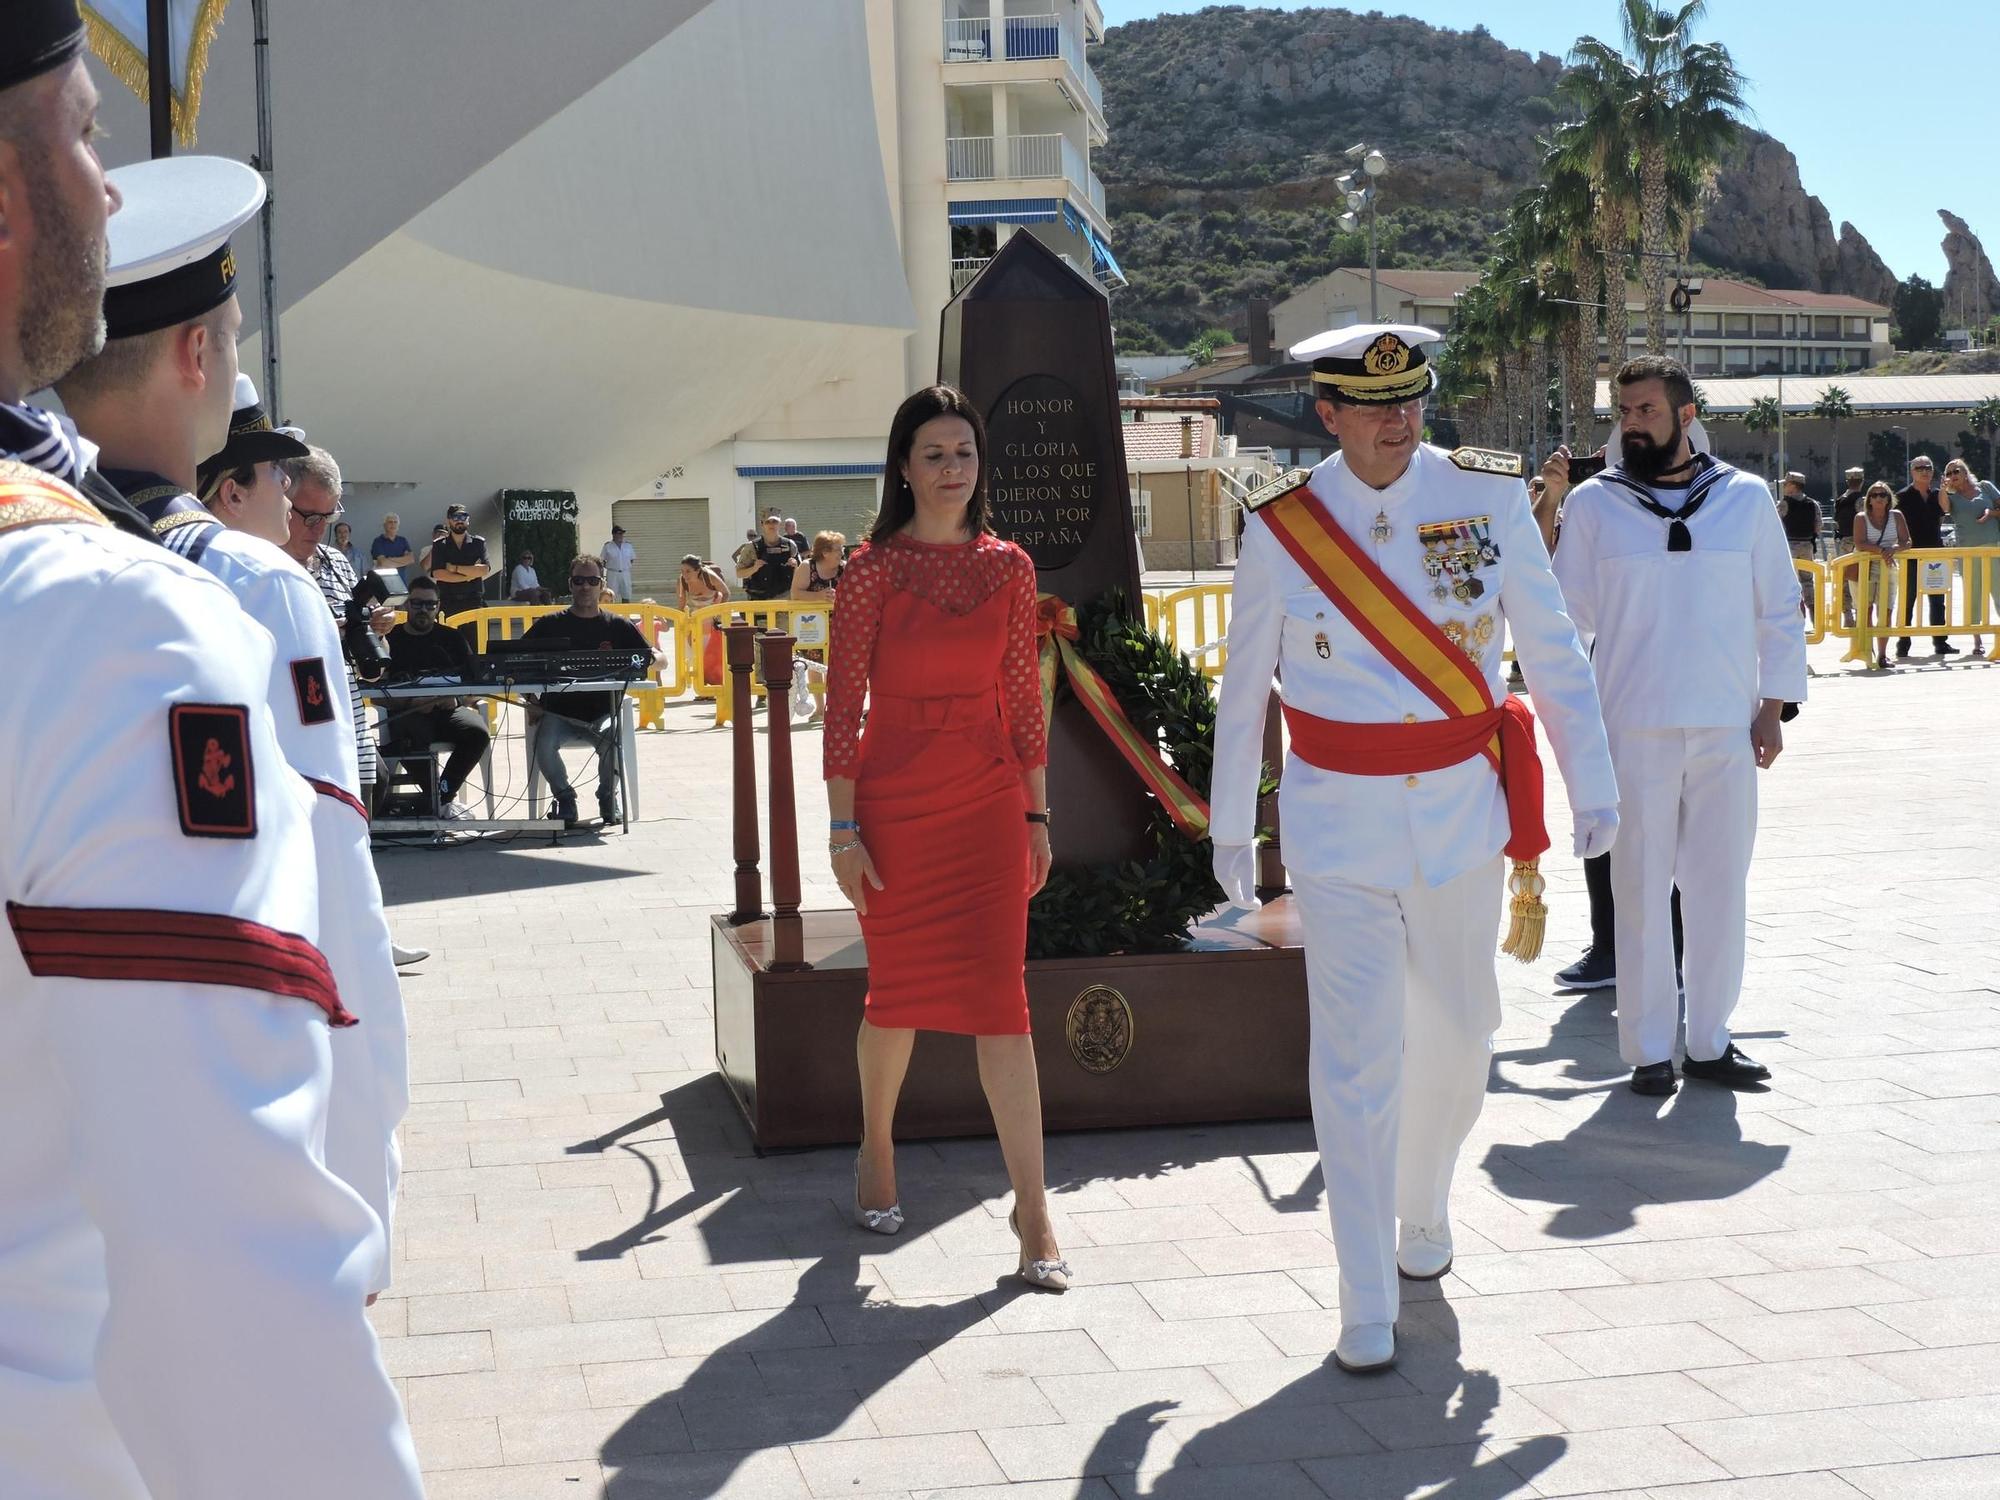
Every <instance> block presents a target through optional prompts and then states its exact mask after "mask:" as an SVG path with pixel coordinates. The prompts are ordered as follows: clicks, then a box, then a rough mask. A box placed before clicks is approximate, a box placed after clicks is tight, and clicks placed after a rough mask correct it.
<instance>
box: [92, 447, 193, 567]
mask: <svg viewBox="0 0 2000 1500" xmlns="http://www.w3.org/2000/svg"><path fill="white" fill-rule="evenodd" d="M104 477H105V479H107V480H108V481H110V483H111V484H113V485H114V486H116V487H117V489H118V491H119V492H120V493H121V494H123V495H124V497H125V498H126V500H128V501H129V502H130V503H131V505H132V508H133V509H134V510H136V511H138V512H139V514H140V515H141V516H143V517H144V518H145V520H146V523H147V524H148V525H149V526H150V527H151V528H152V534H153V540H154V541H156V542H158V543H160V545H161V546H163V547H165V548H166V549H167V550H168V551H169V552H177V553H179V554H180V555H181V556H182V557H185V558H186V559H187V560H188V561H189V562H192V563H198V562H200V561H201V556H202V553H204V552H206V551H207V550H208V544H209V542H210V541H212V540H213V539H214V538H215V536H216V534H217V533H218V532H220V531H221V530H222V529H223V526H222V523H221V522H220V521H218V520H216V518H215V514H214V512H212V511H211V510H209V508H208V507H207V506H205V505H203V504H202V503H201V502H200V501H199V500H197V499H195V497H194V496H192V495H190V494H189V493H188V492H187V491H186V490H184V489H182V488H181V487H180V486H179V485H177V484H175V483H174V482H173V481H172V480H171V479H167V478H165V477H164V476H162V475H159V474H155V473H153V472H152V470H150V469H106V470H105V471H104Z"/></svg>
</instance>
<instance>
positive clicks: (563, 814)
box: [549, 792, 583, 828]
mask: <svg viewBox="0 0 2000 1500" xmlns="http://www.w3.org/2000/svg"><path fill="white" fill-rule="evenodd" d="M549 816H550V817H552V818H560V819H561V820H562V826H563V827H565V828H574V827H576V825H577V824H579V823H581V822H582V821H583V819H581V818H579V817H578V816H577V815H576V793H575V792H557V793H556V800H555V803H554V805H553V806H551V807H550V808H549Z"/></svg>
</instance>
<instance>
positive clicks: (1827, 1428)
mask: <svg viewBox="0 0 2000 1500" xmlns="http://www.w3.org/2000/svg"><path fill="white" fill-rule="evenodd" d="M1872 1410H1875V1408H1871V1407H1864V1408H1861V1409H1860V1411H1859V1412H1857V1413H1848V1412H1844V1411H1794V1412H1781V1413H1777V1414H1775V1415H1772V1416H1762V1417H1724V1418H1720V1419H1718V1420H1716V1421H1711V1422H1676V1423H1675V1424H1674V1425H1673V1430H1674V1432H1675V1433H1676V1434H1677V1435H1679V1436H1680V1437H1681V1438H1683V1439H1685V1440H1686V1441H1687V1442H1689V1443H1691V1444H1692V1445H1693V1446H1695V1447H1696V1448H1699V1449H1700V1450H1701V1451H1702V1452H1703V1453H1705V1454H1707V1455H1708V1456H1709V1457H1710V1458H1712V1459H1714V1460H1715V1462H1717V1463H1718V1464H1720V1465H1722V1467H1723V1468H1725V1469H1726V1470H1728V1471H1729V1472H1730V1473H1731V1474H1737V1475H1746V1474H1782V1473H1788V1472H1792V1471H1796V1470H1802V1469H1827V1468H1835V1469H1837V1468H1844V1467H1847V1466H1849V1465H1853V1464H1877V1463H1895V1462H1897V1461H1898V1460H1901V1459H1906V1458H1915V1457H1918V1456H1919V1455H1918V1454H1917V1453H1916V1452H1915V1451H1914V1450H1913V1449H1912V1448H1910V1447H1909V1446H1908V1445H1906V1444H1905V1443H1903V1442H1901V1441H1899V1440H1898V1439H1896V1438H1894V1437H1891V1436H1890V1435H1889V1434H1888V1433H1886V1432H1884V1431H1882V1430H1881V1429H1879V1428H1876V1427H1874V1426H1872V1425H1871V1424H1870V1423H1869V1422H1868V1421H1867V1419H1866V1415H1865V1414H1866V1413H1867V1412H1869V1411H1872ZM1857 1417H1859V1418H1860V1420H1857Z"/></svg>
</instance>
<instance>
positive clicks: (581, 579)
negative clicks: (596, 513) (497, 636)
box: [521, 555, 664, 827]
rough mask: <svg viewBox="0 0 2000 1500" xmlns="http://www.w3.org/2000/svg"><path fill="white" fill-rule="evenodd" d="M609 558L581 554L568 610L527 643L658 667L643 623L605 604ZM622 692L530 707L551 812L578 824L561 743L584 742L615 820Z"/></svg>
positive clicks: (604, 805) (530, 633)
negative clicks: (636, 656)
mask: <svg viewBox="0 0 2000 1500" xmlns="http://www.w3.org/2000/svg"><path fill="white" fill-rule="evenodd" d="M603 596H604V564H603V563H601V562H599V561H598V559H597V558H595V557H591V556H588V555H586V556H583V557H579V558H577V559H576V561H574V562H572V563H571V564H570V565H569V608H568V609H566V610H564V611H563V612H562V613H561V614H556V615H543V616H542V617H541V618H540V619H539V620H537V621H535V623H534V624H532V625H530V626H529V627H528V630H527V633H526V634H524V635H523V636H522V637H521V642H522V644H523V645H524V646H525V645H528V644H533V645H536V646H539V647H541V648H542V649H544V650H547V651H618V652H634V651H636V652H641V653H643V654H644V655H645V656H646V658H647V659H648V660H649V661H651V662H652V663H653V665H654V666H658V665H659V664H660V663H661V661H662V660H663V659H664V658H663V657H662V655H661V653H660V652H658V651H656V650H654V649H653V647H652V646H651V645H650V644H649V643H648V642H647V640H646V638H645V637H644V636H643V635H641V634H639V630H638V627H637V626H635V625H634V624H633V623H632V622H631V621H630V620H627V619H623V618H621V617H620V616H618V615H607V614H606V613H604V610H603V607H602V606H603ZM620 696H621V694H620V693H619V692H618V691H616V690H612V691H603V690H600V691H598V692H563V693H544V694H542V695H541V697H540V698H539V699H538V700H536V703H535V705H534V706H533V707H531V708H530V709H529V710H528V717H529V720H530V722H531V723H533V724H535V726H536V728H535V764H536V766H537V767H538V768H539V769H540V770H541V773H542V778H543V780H545V781H547V782H548V784H549V790H550V791H551V792H553V793H554V794H555V799H556V804H555V810H554V811H553V812H552V813H551V814H550V816H552V817H557V818H561V819H562V821H563V823H564V824H565V826H568V827H574V826H575V825H576V822H577V816H576V788H574V787H573V786H571V785H570V780H569V773H568V772H566V771H564V770H563V763H562V748H563V746H564V745H570V744H579V743H580V744H586V745H589V746H590V747H591V748H592V749H594V750H595V751H596V752H597V816H598V817H599V818H600V819H601V820H602V821H603V822H605V823H616V822H618V821H619V816H618V756H617V742H618V729H619V724H618V699H619V697H620Z"/></svg>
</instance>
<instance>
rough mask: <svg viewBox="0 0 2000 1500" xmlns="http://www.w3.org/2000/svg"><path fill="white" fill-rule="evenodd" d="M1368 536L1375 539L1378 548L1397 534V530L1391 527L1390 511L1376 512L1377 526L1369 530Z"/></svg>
mask: <svg viewBox="0 0 2000 1500" xmlns="http://www.w3.org/2000/svg"><path fill="white" fill-rule="evenodd" d="M1368 534H1369V535H1370V536H1372V537H1373V538H1375V544H1376V545H1377V546H1378V547H1379V546H1381V545H1382V543H1384V542H1386V541H1388V540H1389V538H1390V537H1392V536H1394V535H1395V534H1396V532H1395V529H1394V528H1393V527H1391V526H1390V525H1389V512H1388V511H1386V510H1378V511H1376V512H1375V524H1374V525H1373V526H1371V527H1369V528H1368Z"/></svg>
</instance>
